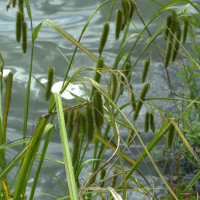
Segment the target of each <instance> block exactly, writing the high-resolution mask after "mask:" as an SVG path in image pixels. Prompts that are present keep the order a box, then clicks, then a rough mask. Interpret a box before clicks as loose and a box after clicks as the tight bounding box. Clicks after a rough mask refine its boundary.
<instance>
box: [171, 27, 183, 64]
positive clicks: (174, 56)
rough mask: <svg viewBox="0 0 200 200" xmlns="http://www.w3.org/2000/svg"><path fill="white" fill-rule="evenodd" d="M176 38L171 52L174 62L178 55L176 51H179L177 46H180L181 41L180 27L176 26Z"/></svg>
mask: <svg viewBox="0 0 200 200" xmlns="http://www.w3.org/2000/svg"><path fill="white" fill-rule="evenodd" d="M176 38H177V40H176V41H175V45H174V47H175V49H174V50H173V54H172V62H174V61H175V60H176V57H177V55H178V51H179V46H180V42H181V29H180V27H179V28H178V30H177V32H176Z"/></svg>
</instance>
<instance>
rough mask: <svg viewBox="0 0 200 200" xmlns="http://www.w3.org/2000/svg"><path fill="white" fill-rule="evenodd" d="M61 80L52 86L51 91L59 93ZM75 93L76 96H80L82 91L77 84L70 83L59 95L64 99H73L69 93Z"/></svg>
mask: <svg viewBox="0 0 200 200" xmlns="http://www.w3.org/2000/svg"><path fill="white" fill-rule="evenodd" d="M62 85H63V82H62V81H59V82H57V83H55V84H54V85H53V86H52V90H51V91H52V92H53V93H59V92H60V90H61V88H62ZM71 93H72V94H75V95H77V96H81V94H82V92H81V90H80V89H79V87H78V86H77V85H73V84H70V85H68V86H67V88H66V90H65V91H64V92H63V93H62V95H61V97H63V98H65V99H74V98H75V97H74V96H72V95H71Z"/></svg>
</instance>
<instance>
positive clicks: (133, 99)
mask: <svg viewBox="0 0 200 200" xmlns="http://www.w3.org/2000/svg"><path fill="white" fill-rule="evenodd" d="M130 87H131V90H132V91H133V86H132V85H130ZM133 101H135V95H134V94H133V93H132V92H131V105H132V107H133V110H134V111H135V109H136V103H135V102H133Z"/></svg>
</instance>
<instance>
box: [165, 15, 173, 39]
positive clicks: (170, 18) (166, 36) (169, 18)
mask: <svg viewBox="0 0 200 200" xmlns="http://www.w3.org/2000/svg"><path fill="white" fill-rule="evenodd" d="M165 23H166V28H165V33H164V36H165V40H167V38H168V36H169V29H170V27H171V23H172V16H171V15H168V16H167V19H166V22H165Z"/></svg>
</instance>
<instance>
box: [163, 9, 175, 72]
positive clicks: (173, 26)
mask: <svg viewBox="0 0 200 200" xmlns="http://www.w3.org/2000/svg"><path fill="white" fill-rule="evenodd" d="M177 23H178V22H177V14H176V12H175V11H172V23H171V27H170V30H171V34H170V37H169V41H168V45H167V52H166V56H165V68H167V67H168V65H169V61H170V57H171V51H172V43H173V39H174V36H173V35H172V33H173V34H175V31H176V30H177Z"/></svg>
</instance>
